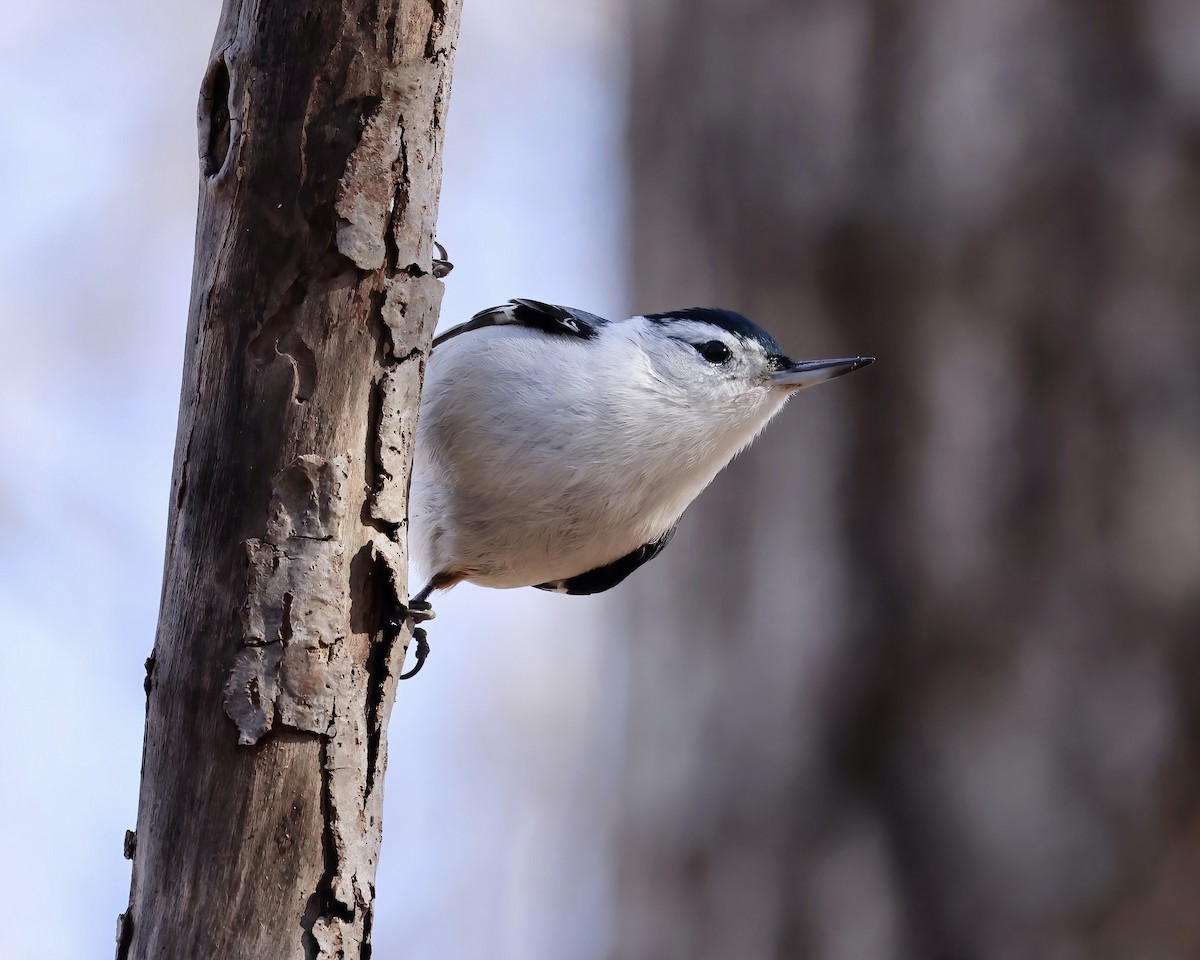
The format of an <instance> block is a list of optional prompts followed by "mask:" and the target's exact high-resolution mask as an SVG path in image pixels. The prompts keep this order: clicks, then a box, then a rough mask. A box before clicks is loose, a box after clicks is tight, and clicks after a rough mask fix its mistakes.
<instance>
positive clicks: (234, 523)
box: [117, 0, 460, 960]
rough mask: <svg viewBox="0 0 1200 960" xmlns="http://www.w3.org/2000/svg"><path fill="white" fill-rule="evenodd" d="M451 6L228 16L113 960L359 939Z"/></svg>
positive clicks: (455, 10)
mask: <svg viewBox="0 0 1200 960" xmlns="http://www.w3.org/2000/svg"><path fill="white" fill-rule="evenodd" d="M459 11H460V3H459V2H457V0H445V2H444V0H390V2H388V0H376V2H372V0H340V2H331V0H298V2H292V3H281V2H275V0H262V2H258V3H251V2H249V0H226V3H225V7H224V10H223V11H222V15H221V21H220V25H219V27H218V30H217V37H216V42H215V44H214V47H213V55H212V61H211V64H210V66H209V69H208V72H207V74H206V76H205V79H204V83H203V88H202V91H201V99H200V110H199V126H200V155H201V157H200V159H201V174H202V176H201V181H200V209H199V219H198V225H197V231H196V261H195V270H194V277H193V286H192V300H191V311H190V315H189V321H188V334H187V337H188V339H187V353H186V358H185V362H184V375H183V389H182V399H181V404H180V415H179V434H178V440H177V446H176V451H175V467H174V475H173V478H172V497H171V509H170V518H169V525H168V537H167V548H166V563H165V574H164V583H163V595H162V606H161V611H160V614H159V625H158V634H157V637H156V640H155V645H154V652H153V654H152V655H151V657H150V659H149V660H148V661H147V676H146V692H147V703H146V740H145V747H144V756H143V766H142V786H141V797H140V803H139V810H138V825H137V833H136V838H135V837H134V836H132V835H131V836H130V838H129V843H128V848H129V849H127V853H128V854H130V855H131V856H132V859H133V861H134V865H133V882H132V890H131V895H130V905H129V909H128V911H127V912H126V913H125V914H123V915H122V918H121V922H120V924H119V932H118V937H119V939H118V951H117V955H118V958H162V957H170V958H173V960H184V958H189V957H195V958H205V960H208V958H212V957H231V958H232V957H245V958H249V957H253V958H256V960H260V958H263V960H267V958H276V957H278V958H301V957H304V958H312V957H351V956H354V957H359V956H362V957H365V956H367V955H369V952H370V940H371V921H372V911H373V899H374V881H375V867H376V863H377V860H378V853H379V846H380V831H381V821H380V810H381V806H382V791H383V772H384V768H385V765H386V757H387V750H386V740H385V729H386V724H387V717H388V714H389V711H390V709H391V704H392V699H393V696H394V693H395V683H396V677H397V675H398V668H399V664H400V663H401V662H402V660H403V656H404V648H405V646H406V645H407V636H408V635H407V632H404V633H402V634H401V636H400V637H395V636H394V631H384V630H381V618H382V613H381V611H383V610H384V609H385V606H387V605H388V603H389V602H391V601H394V599H395V598H396V597H399V598H400V599H403V598H404V597H406V596H407V557H406V545H405V538H404V532H405V527H404V520H405V509H406V505H405V496H406V486H407V478H408V471H409V467H410V464H411V455H412V450H411V444H412V440H413V426H414V423H415V417H416V407H417V398H418V396H419V393H420V383H421V374H422V370H423V366H424V358H425V353H426V351H427V350H428V346H429V341H430V338H431V335H432V331H433V327H434V324H435V323H436V319H437V309H438V304H439V302H440V299H441V282H440V280H438V279H436V278H435V277H434V276H433V262H432V261H433V253H432V251H433V237H434V225H435V220H436V214H437V202H438V194H439V190H440V185H441V149H442V131H443V129H444V119H445V112H446V105H447V101H448V98H449V88H450V75H451V67H452V63H453V56H454V45H455V41H456V38H457V33H458V20H459Z"/></svg>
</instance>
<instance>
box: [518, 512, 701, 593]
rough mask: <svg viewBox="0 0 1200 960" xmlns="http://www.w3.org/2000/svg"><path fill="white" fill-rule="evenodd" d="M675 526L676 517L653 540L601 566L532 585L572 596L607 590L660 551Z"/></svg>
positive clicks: (676, 525)
mask: <svg viewBox="0 0 1200 960" xmlns="http://www.w3.org/2000/svg"><path fill="white" fill-rule="evenodd" d="M678 527H679V521H678V520H676V521H675V523H674V524H673V525H672V526H671V529H669V530H668V531H667V532H666V533H664V534H663V535H662V536H661V537H659V538H658V539H657V540H651V541H650V542H649V543H643V544H642V545H641V546H640V547H638V548H637V549H636V550H634V551H633V552H631V553H627V554H625V556H623V557H621V559H620V560H614V561H613V562H612V563H610V564H607V565H605V566H603V567H597V568H596V569H595V570H589V571H588V572H587V573H581V574H579V576H577V577H569V578H568V579H566V580H552V581H550V582H549V583H538V584H535V586H536V587H537V588H538V589H539V590H551V591H553V592H554V593H568V594H570V595H571V596H575V597H581V596H587V595H588V594H592V593H603V592H604V591H605V590H611V589H612V588H613V587H615V586H616V585H617V584H618V583H620V582H621V581H622V580H624V579H625V578H626V577H627V576H629V575H630V574H631V573H633V571H634V570H636V569H637V568H638V567H640V566H641V565H642V564H643V563H647V562H649V561H650V560H653V559H654V558H655V557H657V556H658V555H659V554H660V553H662V551H663V547H665V546H666V545H667V544H668V543H670V542H671V538H672V537H673V536H675V531H676V529H677V528H678Z"/></svg>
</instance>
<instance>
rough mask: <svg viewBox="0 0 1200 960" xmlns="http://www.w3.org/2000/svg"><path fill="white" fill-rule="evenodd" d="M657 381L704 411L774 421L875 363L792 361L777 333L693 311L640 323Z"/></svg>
mask: <svg viewBox="0 0 1200 960" xmlns="http://www.w3.org/2000/svg"><path fill="white" fill-rule="evenodd" d="M637 321H641V323H640V324H639V327H640V329H639V331H638V333H639V336H640V340H641V344H642V349H643V350H644V351H645V353H646V355H647V357H648V359H649V362H650V364H651V367H652V369H653V371H654V374H655V375H656V376H658V377H660V378H662V380H663V381H665V383H666V384H667V385H669V386H670V387H672V388H675V389H676V390H678V391H679V392H680V394H681V395H683V396H686V397H687V398H688V400H689V401H690V402H692V403H694V404H696V405H697V406H699V407H701V408H709V409H712V410H714V411H715V410H720V409H729V410H731V411H740V412H742V413H744V414H750V413H751V412H752V411H756V410H759V409H766V410H767V411H768V413H767V415H768V417H769V416H770V414H771V413H774V412H775V411H776V410H778V409H779V407H781V406H782V405H783V403H784V402H785V401H786V400H787V398H788V397H789V396H791V395H792V394H793V393H795V392H796V391H798V390H802V389H804V388H805V387H811V386H813V385H814V384H818V383H823V382H825V381H826V380H832V379H834V378H835V377H840V376H842V375H843V374H847V373H850V372H851V371H853V370H858V369H861V368H862V367H865V366H867V365H868V364H870V363H873V362H874V359H875V358H874V357H842V358H839V359H836V360H792V359H791V358H790V357H788V356H787V355H786V354H784V352H783V350H782V348H781V347H780V346H779V344H778V343H777V342H776V341H775V338H774V337H772V336H771V335H770V334H769V333H767V332H766V331H765V330H763V329H762V328H761V327H759V326H758V325H757V324H755V323H752V322H751V321H750V320H748V319H746V318H745V317H743V316H742V315H741V314H740V313H734V312H732V311H730V310H713V309H705V308H699V307H691V308H688V309H685V310H676V311H673V312H671V313H655V314H649V315H647V316H644V317H639V318H635V322H637Z"/></svg>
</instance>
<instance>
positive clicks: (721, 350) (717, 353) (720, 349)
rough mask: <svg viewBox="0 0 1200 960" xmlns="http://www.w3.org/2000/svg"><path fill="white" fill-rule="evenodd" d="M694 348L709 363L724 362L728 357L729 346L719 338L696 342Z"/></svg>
mask: <svg viewBox="0 0 1200 960" xmlns="http://www.w3.org/2000/svg"><path fill="white" fill-rule="evenodd" d="M695 346H696V350H697V351H699V353H700V356H702V357H703V358H704V359H705V360H707V361H708V362H709V363H724V362H725V361H726V360H728V359H729V357H730V353H729V348H728V347H727V346H725V344H723V343H722V342H721V341H720V340H709V341H708V343H697V344H696V345H695Z"/></svg>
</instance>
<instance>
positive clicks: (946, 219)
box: [614, 0, 1200, 960]
mask: <svg viewBox="0 0 1200 960" xmlns="http://www.w3.org/2000/svg"><path fill="white" fill-rule="evenodd" d="M633 11H634V17H633V33H632V46H633V56H632V63H633V83H632V86H631V117H632V119H631V132H630V136H631V155H632V168H633V176H632V183H633V203H632V207H631V210H632V215H631V216H632V228H633V239H634V242H633V250H634V289H635V292H636V308H637V309H638V310H647V311H648V310H662V309H667V308H670V307H673V306H684V305H691V304H695V303H701V304H705V305H713V306H726V307H732V308H734V309H740V310H742V311H744V312H746V313H748V314H749V315H750V316H751V317H753V318H754V319H756V320H758V321H759V322H760V323H762V324H763V325H764V326H766V327H767V328H768V329H770V330H771V331H772V332H773V333H775V334H776V335H777V337H778V339H779V340H780V341H781V343H782V344H783V345H784V348H785V349H786V350H788V352H789V353H792V354H793V355H800V356H806V357H809V356H823V355H835V356H836V355H845V354H857V353H870V354H875V355H877V356H878V357H879V362H878V363H877V364H876V365H875V366H874V367H872V368H871V369H870V370H869V371H866V372H864V373H862V374H855V375H854V376H853V377H850V378H847V379H846V380H843V381H838V382H837V383H835V384H831V385H829V386H822V387H820V388H819V389H817V390H815V391H811V392H806V393H804V394H801V395H800V396H799V397H798V398H797V399H796V400H794V401H793V404H792V406H791V408H789V409H788V410H787V411H786V412H785V413H784V414H783V415H782V416H781V417H780V418H779V420H778V421H777V422H776V423H774V424H772V426H771V427H770V428H769V429H768V430H767V432H766V435H765V436H764V437H763V438H762V439H761V440H760V441H759V442H758V444H757V446H756V447H755V448H754V449H753V450H752V451H751V452H750V454H749V455H748V456H746V457H744V458H742V459H740V460H739V461H738V462H737V463H735V464H734V465H733V466H732V467H731V468H730V469H729V470H728V471H727V472H726V473H725V474H724V475H723V476H722V477H721V478H719V480H718V482H717V484H716V486H715V488H714V489H713V490H712V491H710V492H709V493H708V494H707V495H705V496H704V497H703V498H701V500H700V502H699V503H697V504H696V506H695V507H694V508H693V509H692V511H690V513H689V514H688V516H686V517H685V519H684V522H683V524H682V527H681V530H680V533H679V536H678V538H677V540H676V543H675V544H674V545H673V546H672V548H671V549H670V550H668V551H666V552H665V553H664V556H663V558H662V559H661V560H658V561H656V562H655V563H654V564H651V565H650V567H649V568H648V569H647V571H646V572H645V574H644V575H642V574H639V576H638V577H637V578H634V580H633V581H632V584H633V587H632V589H633V590H634V592H635V596H634V600H633V603H632V604H631V606H632V609H633V613H634V614H635V615H636V623H637V627H636V631H634V630H630V631H628V632H630V633H635V634H636V635H638V636H641V637H642V639H640V640H639V641H638V642H637V646H636V650H635V651H633V653H632V664H633V667H632V674H633V680H632V686H631V690H630V704H631V716H630V719H629V727H630V729H631V730H632V731H635V735H634V736H631V737H630V740H629V745H628V751H629V752H628V757H629V759H628V767H627V770H626V771H625V776H624V777H623V784H624V786H625V794H624V798H623V809H622V811H621V816H620V821H619V830H618V833H619V844H618V856H617V860H618V863H619V869H618V872H617V881H618V882H617V884H616V888H615V889H616V898H617V902H616V922H617V927H618V933H617V938H616V948H615V950H614V955H615V956H617V957H621V958H629V960H640V958H645V957H656V958H677V957H687V958H689V960H704V958H735V960H758V958H765V957H789V958H790V957H812V958H836V957H853V958H858V957H871V958H879V960H883V958H889V957H912V958H922V960H929V958H940V957H945V958H967V957H978V958H1002V957H1049V956H1056V957H1058V956H1080V957H1096V958H1107V957H1112V958H1117V957H1123V956H1132V955H1154V956H1163V957H1187V956H1196V955H1200V925H1198V924H1197V922H1196V920H1195V910H1194V907H1193V906H1192V904H1193V902H1194V899H1195V897H1194V891H1195V889H1196V885H1197V883H1198V882H1200V807H1198V806H1197V799H1198V798H1197V787H1198V786H1200V762H1198V760H1197V754H1196V751H1195V737H1196V731H1197V730H1200V683H1198V680H1197V678H1198V677H1200V673H1198V672H1197V650H1198V649H1200V647H1198V646H1197V638H1198V637H1200V599H1198V598H1200V486H1198V485H1197V476H1200V334H1198V331H1200V327H1198V326H1197V322H1196V317H1197V315H1198V312H1200V286H1198V285H1197V278H1198V277H1200V231H1198V230H1197V228H1196V224H1197V223H1200V138H1198V136H1197V126H1196V122H1195V118H1196V116H1197V114H1196V108H1197V104H1200V72H1198V71H1197V70H1196V69H1195V65H1196V59H1195V43H1196V41H1197V39H1198V38H1200V17H1198V16H1197V15H1196V14H1195V13H1194V12H1193V10H1192V8H1191V7H1190V6H1189V5H1188V4H1184V3H1153V4H1142V3H1137V2H1134V0H1116V2H1099V0H1094V2H1090V0H1089V2H1081V3H1073V4H1065V5H1064V4H1057V3H1053V2H1050V0H1022V2H1020V3H998V4H994V3H987V2H977V3H969V4H961V3H954V2H950V0H922V2H919V3H897V2H895V0H862V2H844V3H843V2H807V3H794V2H792V0H758V2H755V3H750V4H747V3H744V2H742V0H687V2H684V0H663V2H660V3H654V4H635V5H634V7H633ZM715 598H721V599H720V600H719V601H718V600H717V599H715Z"/></svg>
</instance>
